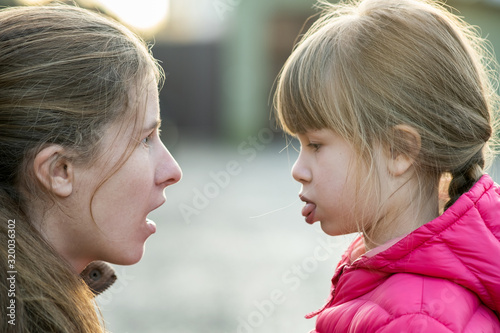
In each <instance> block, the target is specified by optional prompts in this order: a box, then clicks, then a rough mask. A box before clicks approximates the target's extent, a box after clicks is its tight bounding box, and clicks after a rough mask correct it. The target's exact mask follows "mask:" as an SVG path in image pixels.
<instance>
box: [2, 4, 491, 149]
mask: <svg viewBox="0 0 500 333" xmlns="http://www.w3.org/2000/svg"><path fill="white" fill-rule="evenodd" d="M18 1H19V3H21V2H23V1H24V2H26V1H35V0H18ZM37 1H40V0H37ZM100 1H101V2H102V1H104V0H79V1H77V2H78V3H80V4H82V5H86V6H89V4H93V5H94V6H98V3H99V2H100ZM106 1H108V2H109V1H112V0H106ZM150 1H156V0H150ZM158 1H164V2H166V3H168V4H169V10H168V17H167V18H166V19H165V20H164V22H163V23H162V24H161V25H160V26H158V29H157V31H156V33H155V35H154V37H152V36H151V35H149V36H147V38H149V39H151V40H154V43H155V45H154V47H153V52H154V54H155V56H156V57H157V58H158V59H159V60H160V61H161V62H162V65H163V67H164V69H165V72H166V74H167V77H166V83H165V86H164V88H163V90H162V92H161V95H160V104H161V110H162V117H163V119H164V120H165V123H166V126H164V132H163V133H164V134H163V135H164V139H165V141H167V144H170V145H175V143H176V142H177V141H178V140H179V139H180V138H186V137H198V138H201V139H232V140H236V141H239V140H243V139H244V138H246V137H248V136H249V135H254V134H256V133H257V132H258V131H259V130H261V129H262V128H266V127H267V128H275V125H274V122H273V118H272V91H273V85H274V83H275V79H276V76H277V74H278V73H279V70H280V68H281V66H282V65H283V63H284V61H285V60H286V58H287V57H288V55H289V54H290V52H291V50H292V47H293V45H294V42H295V40H296V39H297V36H298V35H299V34H300V32H301V31H304V29H306V28H307V27H308V26H309V25H310V23H311V22H312V21H314V17H312V18H310V19H309V21H308V18H309V17H311V16H312V15H315V14H317V13H318V11H317V10H316V9H314V4H315V3H316V1H315V0H273V1H268V0H170V1H169V0H158ZM1 2H2V1H1V0H0V3H1ZM115 2H116V3H120V1H115ZM3 3H4V4H5V5H12V4H13V3H15V0H10V1H8V0H4V1H3ZM121 3H122V4H123V3H125V1H122V2H121ZM127 3H128V2H127ZM136 3H137V6H139V7H138V8H142V7H140V6H146V4H147V1H146V0H143V1H136ZM448 5H450V6H452V7H455V8H457V10H458V14H459V15H461V16H463V17H464V18H465V20H466V21H467V22H469V23H471V24H473V25H477V26H479V27H480V28H481V31H482V35H483V36H484V37H485V38H487V39H488V40H489V41H490V42H491V43H492V45H493V46H494V48H495V49H496V50H497V52H500V0H449V1H448ZM115 16H117V15H115ZM306 21H307V23H306Z"/></svg>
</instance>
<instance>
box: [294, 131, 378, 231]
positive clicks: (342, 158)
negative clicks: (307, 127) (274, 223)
mask: <svg viewBox="0 0 500 333" xmlns="http://www.w3.org/2000/svg"><path fill="white" fill-rule="evenodd" d="M298 139H299V141H300V145H301V149H300V154H299V157H298V159H297V161H296V162H295V164H294V166H293V168H292V175H293V178H294V179H295V180H296V181H298V182H299V183H301V184H302V190H301V192H300V194H299V196H300V198H301V200H302V201H304V202H305V206H304V208H303V210H302V215H304V217H305V219H306V222H307V223H310V224H312V223H314V222H317V221H320V222H321V228H322V229H323V231H324V232H325V233H327V234H328V235H332V236H335V235H341V234H346V233H351V232H356V231H357V230H358V223H362V221H360V220H359V218H358V217H359V216H363V217H367V216H366V214H365V213H366V212H367V211H369V210H367V209H365V208H367V207H359V205H357V209H362V210H363V212H360V211H358V212H354V211H353V207H354V206H355V205H354V203H356V200H357V199H356V198H357V197H358V196H360V195H363V194H362V193H356V183H355V179H356V176H357V175H358V174H360V173H359V172H360V171H361V170H356V169H355V168H354V166H355V165H356V163H355V161H356V157H357V154H356V152H355V150H354V148H353V147H352V146H351V145H350V144H349V143H348V142H347V141H346V140H344V139H343V138H341V137H340V136H339V135H337V134H335V133H334V132H333V131H331V130H328V129H322V130H314V131H308V132H306V133H304V134H299V135H298Z"/></svg>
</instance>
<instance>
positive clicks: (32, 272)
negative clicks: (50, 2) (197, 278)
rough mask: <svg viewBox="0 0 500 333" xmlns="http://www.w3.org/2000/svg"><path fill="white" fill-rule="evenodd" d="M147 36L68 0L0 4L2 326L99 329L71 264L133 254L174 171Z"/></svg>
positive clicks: (132, 258) (79, 267)
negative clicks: (34, 4)
mask: <svg viewBox="0 0 500 333" xmlns="http://www.w3.org/2000/svg"><path fill="white" fill-rule="evenodd" d="M161 77H162V76H161V71H160V67H159V66H158V64H157V62H156V61H155V60H154V59H153V57H152V56H151V54H150V52H149V50H148V48H147V46H146V45H145V44H144V43H143V42H142V41H141V40H140V39H139V38H138V37H136V36H135V35H133V34H132V33H131V32H130V31H128V30H127V29H125V28H124V27H122V26H121V25H119V24H117V23H114V22H113V21H110V20H108V19H106V18H104V17H102V16H101V15H98V14H94V13H91V12H89V11H86V10H82V9H78V8H75V7H70V6H63V5H57V6H48V7H17V8H10V9H5V10H2V11H1V12H0V129H1V132H0V221H1V223H0V238H1V241H0V244H1V246H0V254H1V258H0V260H1V261H0V267H1V269H0V308H1V310H0V313H1V319H0V332H66V333H75V332H88V333H96V332H103V331H104V329H103V327H102V323H101V320H100V319H99V316H98V315H97V313H96V309H95V303H94V301H93V294H92V292H91V291H90V289H89V288H88V287H87V286H86V285H85V283H84V282H83V280H82V279H81V278H80V277H79V274H80V273H81V272H82V271H83V270H84V268H85V267H86V266H87V265H88V264H89V263H90V262H92V261H95V260H103V261H106V262H111V263H116V264H122V265H128V264H133V263H136V262H137V261H138V260H140V258H141V256H142V254H143V251H144V243H145V241H146V239H147V238H148V237H149V236H150V235H151V234H153V233H154V232H155V230H156V226H155V224H154V223H153V222H152V221H150V220H148V219H147V215H148V214H149V213H150V212H151V211H152V210H154V209H156V208H158V207H159V206H160V205H162V204H163V203H164V201H165V198H164V193H163V192H164V189H165V187H167V186H169V185H172V184H174V183H176V182H177V181H179V179H180V178H181V170H180V169H179V166H178V165H177V163H176V161H175V160H174V159H173V158H172V156H171V155H170V153H169V152H168V151H167V149H166V148H165V146H164V145H163V144H162V142H161V141H160V138H159V135H158V130H159V125H160V118H159V116H160V115H159V107H158V89H157V87H158V84H159V80H160V79H161Z"/></svg>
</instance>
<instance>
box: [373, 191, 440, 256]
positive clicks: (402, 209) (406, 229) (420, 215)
mask: <svg viewBox="0 0 500 333" xmlns="http://www.w3.org/2000/svg"><path fill="white" fill-rule="evenodd" d="M415 188H418V185H417V184H415V182H412V181H409V182H408V183H406V184H405V185H403V186H402V187H401V188H400V189H399V190H398V191H397V193H394V195H392V196H391V198H390V202H389V205H388V207H389V208H388V210H387V214H386V215H385V216H384V217H383V219H381V220H380V221H379V222H378V223H377V224H376V227H375V228H374V229H373V230H367V231H366V232H365V237H364V243H365V248H366V251H369V250H371V249H373V248H375V247H377V246H380V245H382V244H385V243H387V242H389V241H391V240H393V239H396V238H402V237H404V236H406V235H407V234H409V233H411V232H412V231H414V230H416V229H418V228H420V227H421V226H423V225H424V224H426V223H427V222H429V221H432V220H434V219H435V218H436V217H438V216H439V200H438V191H437V189H433V190H431V191H429V193H424V192H422V191H416V192H417V193H415V190H414V189H415Z"/></svg>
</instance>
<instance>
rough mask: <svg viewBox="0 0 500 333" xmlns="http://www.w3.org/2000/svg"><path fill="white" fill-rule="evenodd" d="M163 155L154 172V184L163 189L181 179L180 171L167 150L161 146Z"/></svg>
mask: <svg viewBox="0 0 500 333" xmlns="http://www.w3.org/2000/svg"><path fill="white" fill-rule="evenodd" d="M163 149H164V153H163V156H162V158H161V163H160V165H159V167H158V169H157V170H156V183H157V184H158V185H163V186H164V187H167V186H170V185H173V184H175V183H177V182H178V181H179V180H181V178H182V170H181V168H180V166H179V164H178V163H177V161H176V160H175V159H174V157H173V156H172V154H170V152H169V151H168V149H167V148H166V147H165V146H163Z"/></svg>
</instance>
